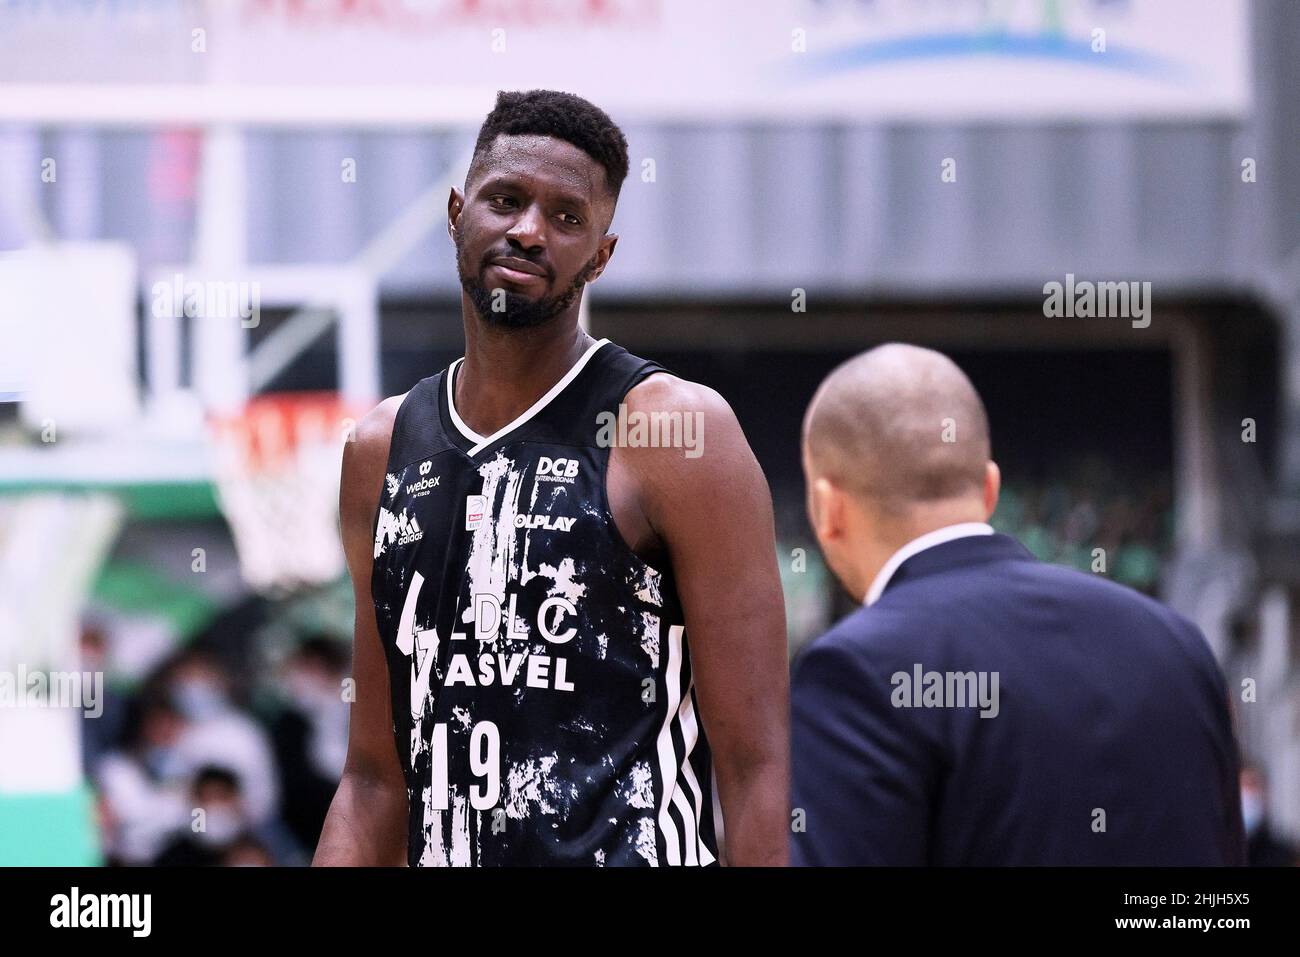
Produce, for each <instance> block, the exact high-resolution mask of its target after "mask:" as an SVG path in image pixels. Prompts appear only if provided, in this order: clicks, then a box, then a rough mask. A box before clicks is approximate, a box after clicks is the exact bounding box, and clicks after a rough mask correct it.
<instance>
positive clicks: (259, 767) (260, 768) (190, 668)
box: [162, 648, 279, 825]
mask: <svg viewBox="0 0 1300 957" xmlns="http://www.w3.org/2000/svg"><path fill="white" fill-rule="evenodd" d="M162 682H163V686H164V688H165V689H166V692H167V694H168V697H169V699H170V700H171V702H172V704H173V705H174V706H175V707H176V708H177V709H178V710H179V711H180V712H181V713H182V714H183V715H184V716H185V717H186V719H187V723H186V726H185V728H184V730H183V732H182V734H181V736H180V738H179V740H178V741H177V743H176V750H177V754H178V756H179V758H180V760H181V761H182V762H183V763H184V765H185V767H186V769H187V770H188V771H189V772H191V773H194V772H196V771H197V770H198V769H199V768H200V767H202V766H204V765H209V764H211V765H217V766H220V767H225V768H229V769H231V770H232V771H234V772H235V773H236V774H237V775H238V776H239V780H240V782H241V785H242V789H243V793H244V799H245V802H246V807H247V810H248V814H249V817H250V819H251V821H252V822H253V823H254V824H256V825H260V824H263V823H265V822H267V821H269V820H270V819H271V816H272V815H273V814H274V813H275V811H276V808H277V805H278V802H279V785H278V782H277V781H276V770H275V760H274V757H273V755H272V751H271V745H270V741H269V740H268V737H267V734H266V732H265V730H264V729H263V728H262V727H261V726H260V725H259V724H258V723H257V722H256V721H254V720H253V719H252V718H251V717H250V716H249V715H247V714H246V713H244V712H243V711H242V710H240V709H238V708H236V707H235V705H234V703H233V702H232V701H231V696H230V675H229V673H228V672H227V671H226V669H225V668H224V667H223V666H222V665H221V663H220V662H219V661H218V660H217V658H215V657H214V656H213V655H211V654H210V653H208V652H206V651H204V650H202V649H197V648H189V649H186V650H185V651H184V652H182V653H181V655H180V656H179V657H178V658H177V659H176V660H175V661H174V662H173V663H172V664H171V665H169V666H168V667H167V668H166V669H165V672H164V675H163V677H162Z"/></svg>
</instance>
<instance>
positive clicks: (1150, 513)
mask: <svg viewBox="0 0 1300 957" xmlns="http://www.w3.org/2000/svg"><path fill="white" fill-rule="evenodd" d="M1059 474H1061V475H1064V476H1068V477H1066V478H1057V479H1052V480H1048V481H1044V482H1040V483H1027V482H1023V481H1019V480H1017V479H1015V478H1014V477H1004V479H1005V480H1004V485H1003V488H1002V494H1001V496H1000V498H999V500H998V508H997V512H996V513H994V516H993V522H992V524H993V526H994V527H995V528H996V529H997V530H998V531H1000V532H1005V533H1006V534H1008V535H1011V536H1013V537H1014V538H1017V539H1019V540H1020V542H1021V543H1022V544H1024V546H1025V547H1026V548H1028V549H1029V550H1030V551H1031V552H1033V553H1034V555H1036V556H1037V557H1038V558H1040V559H1042V560H1043V561H1047V562H1054V563H1056V564H1059V565H1069V566H1070V567H1072V568H1078V569H1079V570H1081V571H1086V572H1095V573H1099V574H1105V575H1108V576H1109V577H1110V578H1112V579H1113V580H1115V581H1117V582H1119V583H1120V584H1122V585H1128V586H1129V587H1130V588H1134V589H1136V590H1137V591H1140V592H1143V593H1144V594H1147V595H1152V596H1157V595H1158V592H1159V585H1160V573H1161V568H1162V565H1163V563H1164V559H1165V558H1166V557H1167V556H1168V553H1169V550H1170V548H1171V546H1172V544H1173V522H1174V511H1173V487H1172V484H1171V482H1170V481H1169V478H1168V477H1167V476H1161V475H1157V474H1153V473H1140V474H1136V475H1128V474H1126V473H1124V472H1123V471H1122V470H1119V469H1116V468H1114V467H1113V466H1111V465H1109V464H1107V463H1106V462H1105V461H1104V460H1102V459H1100V458H1091V459H1085V460H1083V461H1081V462H1079V463H1078V464H1077V465H1076V466H1075V467H1073V468H1071V469H1068V470H1062V471H1061V472H1060V473H1059ZM1098 549H1100V550H1101V551H1100V552H1098Z"/></svg>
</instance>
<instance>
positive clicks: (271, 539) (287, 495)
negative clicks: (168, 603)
mask: <svg viewBox="0 0 1300 957" xmlns="http://www.w3.org/2000/svg"><path fill="white" fill-rule="evenodd" d="M354 411H355V408H354V407H353V406H352V405H350V404H348V403H345V402H344V401H343V400H342V399H341V398H340V397H339V396H338V395H337V394H336V393H333V392H297V393H288V392H286V393H278V394H268V395H261V396H257V397H256V398H254V399H252V400H250V401H249V402H248V403H247V404H246V405H245V406H244V408H243V409H242V410H241V411H240V412H238V413H236V414H234V415H227V416H219V417H215V418H214V419H213V420H212V423H211V424H212V429H211V436H212V440H213V443H214V453H215V454H214V464H215V468H214V475H215V478H216V486H217V502H218V504H219V505H220V507H221V511H222V513H223V514H224V515H225V516H226V520H227V521H228V522H229V523H230V528H231V532H232V533H233V535H234V538H235V548H236V550H237V551H238V553H239V567H240V572H241V574H242V575H243V577H244V580H245V581H246V582H247V583H248V584H249V586H250V587H252V588H253V589H255V590H257V591H259V592H262V593H264V594H273V595H276V596H283V595H285V594H287V593H290V592H293V591H297V590H299V589H303V588H310V587H312V586H316V585H323V584H326V583H328V582H331V581H334V580H336V579H337V578H339V576H341V575H342V574H343V572H344V570H345V568H346V567H347V566H346V560H345V557H344V554H343V546H342V544H341V543H340V540H339V534H338V519H337V516H338V492H339V467H340V464H341V462H342V455H343V443H344V442H345V441H348V440H349V439H351V438H352V437H353V431H354V427H355V421H356V420H355V417H354V416H353V415H352V413H353V412H354Z"/></svg>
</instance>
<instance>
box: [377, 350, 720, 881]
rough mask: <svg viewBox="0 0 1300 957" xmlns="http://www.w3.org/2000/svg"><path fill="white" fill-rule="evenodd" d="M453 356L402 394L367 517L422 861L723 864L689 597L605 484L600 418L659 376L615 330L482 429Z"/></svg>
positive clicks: (414, 838)
mask: <svg viewBox="0 0 1300 957" xmlns="http://www.w3.org/2000/svg"><path fill="white" fill-rule="evenodd" d="M460 363H461V360H459V359H458V360H456V361H455V362H453V363H452V364H451V365H450V366H449V367H448V368H447V369H445V370H443V371H442V372H440V373H439V374H438V375H435V376H431V377H430V378H427V379H424V380H422V381H421V382H420V383H419V384H418V385H416V386H415V388H413V389H412V390H411V391H410V393H409V394H408V395H407V396H406V398H405V399H404V400H403V402H402V405H401V408H400V409H399V410H398V413H397V418H396V420H395V422H394V425H393V436H392V444H391V448H390V451H389V456H388V469H387V475H386V477H385V487H384V489H383V491H382V493H381V497H380V505H379V511H378V514H377V516H376V522H375V564H374V572H373V577H372V592H373V597H374V602H375V612H376V616H377V619H378V624H379V634H380V637H381V639H382V641H383V645H384V650H385V653H386V655H387V658H388V671H389V676H390V680H391V685H392V700H393V717H394V721H393V732H394V734H395V736H396V742H397V750H398V753H399V755H400V758H401V762H402V767H403V771H404V773H405V776H406V787H407V796H408V798H409V801H410V819H409V843H408V847H409V851H408V854H409V862H410V864H411V865H412V866H417V865H469V866H479V865H496V864H507V865H512V864H584V865H597V866H599V865H661V864H689V865H707V864H715V863H716V862H717V846H716V842H715V835H714V826H713V796H712V789H711V776H712V762H711V760H710V754H709V747H708V742H707V740H706V738H705V735H704V729H703V727H702V726H701V724H700V721H699V718H698V710H697V705H696V695H695V687H694V684H693V682H692V678H691V661H690V653H689V651H688V648H687V642H686V631H685V627H684V616H683V614H682V608H681V603H680V601H679V600H678V596H677V592H676V588H675V586H674V582H673V579H672V575H671V570H670V569H668V568H664V569H662V570H657V569H655V568H652V567H651V566H650V565H648V564H646V563H645V562H643V561H642V560H641V559H640V558H638V557H637V555H636V554H635V553H634V552H633V551H632V549H631V548H630V547H629V546H628V545H627V544H626V543H625V541H624V540H623V538H622V536H621V535H620V533H619V531H618V529H617V527H616V526H615V524H614V520H613V516H612V515H611V513H610V507H609V499H608V497H607V495H606V489H605V473H606V467H607V465H608V463H609V447H608V442H607V441H605V440H602V438H601V436H602V426H606V425H608V423H609V422H610V418H609V417H610V416H616V415H617V414H618V412H619V405H620V403H621V402H622V400H623V398H624V396H626V394H627V392H628V390H629V389H631V388H632V387H633V386H634V385H635V384H636V383H638V382H640V381H641V380H642V379H643V378H645V377H646V376H647V375H649V374H650V373H652V372H656V371H666V370H663V367H662V366H659V365H657V364H655V363H653V362H650V361H647V360H644V359H639V358H637V357H636V356H633V355H631V354H630V353H628V352H627V351H626V350H625V349H623V348H621V347H619V346H618V345H615V344H614V343H611V342H609V341H608V340H606V339H602V340H600V341H599V342H595V343H593V344H592V345H591V347H590V348H588V349H587V351H586V352H585V353H584V354H583V356H582V358H581V359H579V360H578V361H577V362H576V363H575V364H574V366H573V368H571V369H570V370H569V372H568V373H567V374H566V375H565V376H564V377H563V378H562V379H561V380H560V381H559V382H557V383H556V384H555V386H554V387H553V388H552V389H551V390H550V391H549V392H547V393H546V395H544V396H542V398H541V399H539V400H538V401H537V402H536V403H535V404H534V405H533V406H532V407H531V408H530V409H528V410H527V411H526V412H524V413H523V414H522V415H521V416H519V418H517V419H516V420H515V421H514V422H511V423H510V424H509V425H507V426H505V427H503V428H502V429H500V430H498V431H497V432H496V433H495V434H493V435H490V436H481V435H478V434H476V433H475V432H474V431H473V430H471V429H470V428H469V427H468V426H466V425H465V423H464V422H463V421H461V419H460V416H459V415H457V414H456V408H455V404H454V401H453V395H454V382H455V376H456V371H457V369H458V368H459V367H460ZM610 431H611V430H609V429H607V428H606V429H605V431H604V435H605V436H608V435H609V434H610Z"/></svg>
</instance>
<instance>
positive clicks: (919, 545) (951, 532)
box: [862, 522, 993, 605]
mask: <svg viewBox="0 0 1300 957" xmlns="http://www.w3.org/2000/svg"><path fill="white" fill-rule="evenodd" d="M992 534H993V526H992V525H988V524H985V523H984V522H958V523H957V524H956V525H945V526H944V527H943V528H936V529H935V530H934V531H933V532H926V533H925V534H924V535H921V536H918V537H917V538H914V539H912V540H911V541H910V542H908V543H907V544H906V545H904V546H903V547H902V548H900V549H899V550H898V551H896V552H894V554H892V555H890V556H889V561H887V562H885V565H884V567H883V568H881V569H880V571H879V572H877V573H876V577H875V580H874V581H872V583H871V587H870V588H868V589H867V597H866V598H865V599H864V600H863V602H862V604H863V605H874V604H875V603H876V602H877V601H878V600H879V599H880V596H881V594H882V593H883V592H884V590H885V586H886V585H888V584H889V580H890V579H891V578H893V577H894V572H896V571H898V566H899V565H901V564H903V562H905V561H907V560H908V559H909V558H911V557H912V556H913V555H915V554H917V553H918V552H923V551H925V550H926V549H927V548H933V547H934V546H935V545H942V544H943V543H944V542H951V541H954V540H955V539H958V538H969V537H970V536H972V535H992Z"/></svg>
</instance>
